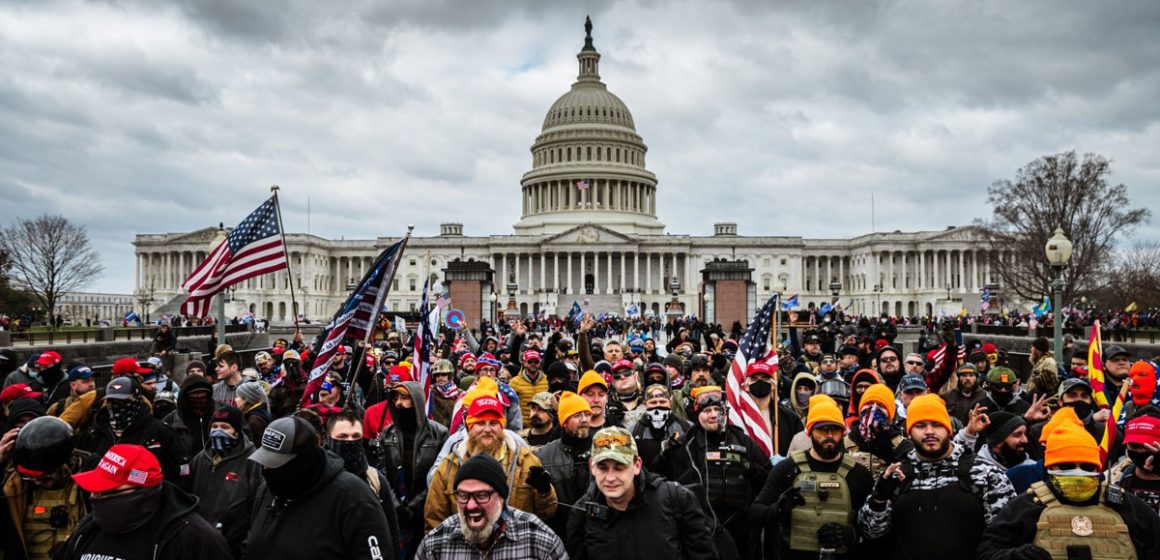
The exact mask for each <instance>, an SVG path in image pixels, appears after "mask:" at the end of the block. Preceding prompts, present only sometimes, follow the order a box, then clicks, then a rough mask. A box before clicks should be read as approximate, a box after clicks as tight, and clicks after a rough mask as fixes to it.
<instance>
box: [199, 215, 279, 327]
mask: <svg viewBox="0 0 1160 560" xmlns="http://www.w3.org/2000/svg"><path fill="white" fill-rule="evenodd" d="M278 222H279V219H278V205H277V202H276V200H275V198H274V197H270V199H269V200H267V201H266V202H263V203H262V205H261V206H259V207H258V209H257V210H254V211H253V212H251V213H250V215H249V216H246V219H244V220H242V223H240V224H238V227H236V228H234V229H233V231H231V232H230V234H229V235H228V236H226V239H225V241H223V242H222V243H220V244H219V245H218V246H217V248H215V249H214V250H213V252H211V253H210V254H209V257H207V258H206V259H205V261H204V262H202V263H201V264H200V265H198V267H197V268H196V269H194V271H193V274H190V275H189V278H186V280H185V283H183V284H182V285H181V287H182V288H185V289H186V291H188V292H189V298H187V299H186V300H185V303H183V304H181V313H182V314H183V315H187V316H191V317H205V316H206V315H208V314H209V304H210V302H211V301H212V300H213V297H214V295H216V294H217V293H219V292H221V291H222V290H224V289H226V288H227V287H229V286H232V285H234V284H237V283H238V282H242V281H244V280H249V279H250V278H253V277H255V276H261V275H263V274H266V273H267V272H274V271H276V270H282V269H283V268H286V266H287V264H286V250H285V248H284V247H283V246H282V237H281V233H282V228H281V227H279V224H278Z"/></svg>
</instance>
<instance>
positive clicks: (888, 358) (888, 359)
mask: <svg viewBox="0 0 1160 560" xmlns="http://www.w3.org/2000/svg"><path fill="white" fill-rule="evenodd" d="M878 361H880V362H882V363H884V364H889V363H891V362H897V361H898V358H895V357H894V356H884V357H883V358H882V359H880V360H878Z"/></svg>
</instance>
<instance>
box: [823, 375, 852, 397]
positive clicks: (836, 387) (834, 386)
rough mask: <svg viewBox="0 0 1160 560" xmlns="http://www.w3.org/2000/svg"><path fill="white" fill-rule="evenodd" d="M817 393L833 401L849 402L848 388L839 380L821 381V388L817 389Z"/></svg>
mask: <svg viewBox="0 0 1160 560" xmlns="http://www.w3.org/2000/svg"><path fill="white" fill-rule="evenodd" d="M818 393H821V394H823V395H829V396H830V397H832V398H833V399H834V400H835V401H839V402H849V401H850V386H849V385H847V384H846V382H845V381H842V380H841V379H827V380H825V381H823V382H822V386H821V387H818Z"/></svg>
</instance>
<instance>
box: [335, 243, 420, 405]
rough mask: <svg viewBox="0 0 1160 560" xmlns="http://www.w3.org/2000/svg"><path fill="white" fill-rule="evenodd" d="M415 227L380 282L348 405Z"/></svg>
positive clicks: (364, 365)
mask: <svg viewBox="0 0 1160 560" xmlns="http://www.w3.org/2000/svg"><path fill="white" fill-rule="evenodd" d="M414 229H415V226H410V225H409V226H407V234H406V235H404V236H403V245H402V246H400V247H399V255H398V256H397V257H395V259H394V261H393V262H391V269H390V270H389V271H387V273H386V274H384V275H383V280H382V282H380V283H379V293H378V295H376V296H375V308H374V311H372V312H371V317H370V319H369V320H368V321H367V329H366V333H365V334H364V335H363V356H362V359H361V360H359V361H358V363H357V364H355V366H354V374H353V375H351V377H350V391H348V392H347V394H346V406H350V401H351V399H353V398H354V388H355V386H356V384H357V383H358V378H359V374H360V373H362V370H363V369H365V367H366V363H367V359H366V352H367V347H368V346H369V345H370V341H371V339H372V338H374V336H375V331H376V330H377V329H378V323H379V313H380V312H381V311H382V309H383V300H384V299H386V298H387V288H388V287H389V286H390V285H391V282H392V281H393V280H394V279H395V272H396V271H398V270H399V261H400V260H402V259H403V253H404V252H405V251H406V250H407V242H408V241H410V240H411V231H413V230H414Z"/></svg>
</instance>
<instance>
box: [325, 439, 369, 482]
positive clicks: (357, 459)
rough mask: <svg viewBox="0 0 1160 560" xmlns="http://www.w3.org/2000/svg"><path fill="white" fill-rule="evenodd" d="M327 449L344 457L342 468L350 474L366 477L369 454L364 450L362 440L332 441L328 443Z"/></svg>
mask: <svg viewBox="0 0 1160 560" xmlns="http://www.w3.org/2000/svg"><path fill="white" fill-rule="evenodd" d="M326 447H327V449H330V450H331V451H333V452H334V454H335V455H338V456H339V457H342V468H343V470H345V471H346V472H348V473H351V474H356V475H358V476H360V477H361V476H365V475H366V472H367V454H366V450H365V449H363V442H362V440H354V441H347V440H341V439H332V440H328V441H327V442H326Z"/></svg>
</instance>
